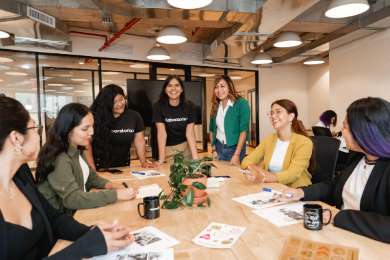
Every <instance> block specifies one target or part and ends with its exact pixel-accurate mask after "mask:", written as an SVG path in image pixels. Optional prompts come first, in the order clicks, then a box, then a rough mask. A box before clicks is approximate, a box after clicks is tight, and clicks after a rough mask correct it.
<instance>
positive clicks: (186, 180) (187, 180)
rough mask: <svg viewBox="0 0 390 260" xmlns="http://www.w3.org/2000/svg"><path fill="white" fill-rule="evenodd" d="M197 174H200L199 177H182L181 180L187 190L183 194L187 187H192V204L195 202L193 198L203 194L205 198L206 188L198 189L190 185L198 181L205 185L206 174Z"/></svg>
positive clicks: (200, 196)
mask: <svg viewBox="0 0 390 260" xmlns="http://www.w3.org/2000/svg"><path fill="white" fill-rule="evenodd" d="M199 175H201V177H199V178H184V179H183V181H182V183H183V184H184V185H187V190H186V191H185V192H184V193H185V194H186V193H187V191H188V189H192V190H193V191H194V205H195V204H196V203H195V200H196V199H197V198H202V197H203V196H205V197H206V198H207V192H206V190H200V189H198V188H196V187H194V186H192V183H194V182H200V183H202V184H203V185H204V186H206V187H207V177H206V175H204V174H200V173H199Z"/></svg>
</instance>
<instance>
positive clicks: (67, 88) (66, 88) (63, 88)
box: [62, 87, 74, 90]
mask: <svg viewBox="0 0 390 260" xmlns="http://www.w3.org/2000/svg"><path fill="white" fill-rule="evenodd" d="M72 89H74V88H73V87H62V90H72Z"/></svg>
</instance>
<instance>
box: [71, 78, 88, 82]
mask: <svg viewBox="0 0 390 260" xmlns="http://www.w3.org/2000/svg"><path fill="white" fill-rule="evenodd" d="M71 80H73V81H79V82H82V81H88V79H81V78H74V79H71Z"/></svg>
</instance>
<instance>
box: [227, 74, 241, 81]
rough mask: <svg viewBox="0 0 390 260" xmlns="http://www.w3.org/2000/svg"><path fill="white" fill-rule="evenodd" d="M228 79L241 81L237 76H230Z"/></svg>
mask: <svg viewBox="0 0 390 260" xmlns="http://www.w3.org/2000/svg"><path fill="white" fill-rule="evenodd" d="M230 79H231V80H240V79H242V77H241V76H238V75H232V76H230Z"/></svg>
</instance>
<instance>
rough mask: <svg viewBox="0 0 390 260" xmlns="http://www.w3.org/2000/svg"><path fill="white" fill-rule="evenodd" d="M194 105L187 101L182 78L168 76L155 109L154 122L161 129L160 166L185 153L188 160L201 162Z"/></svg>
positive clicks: (159, 142)
mask: <svg viewBox="0 0 390 260" xmlns="http://www.w3.org/2000/svg"><path fill="white" fill-rule="evenodd" d="M194 113H195V109H194V105H193V104H192V103H191V102H189V101H187V100H186V99H185V93H184V86H183V82H182V81H181V79H180V78H179V77H178V76H168V77H167V79H166V80H165V82H164V85H163V88H162V90H161V93H160V99H159V101H158V102H157V103H156V104H155V105H154V107H153V122H154V123H155V124H156V128H157V143H158V154H159V159H158V162H159V163H164V162H165V159H167V158H170V157H172V156H173V155H174V154H175V153H177V152H183V153H184V156H185V158H186V159H190V158H191V157H192V159H197V158H198V152H197V149H196V139H195V131H194V127H195V114H194Z"/></svg>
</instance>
